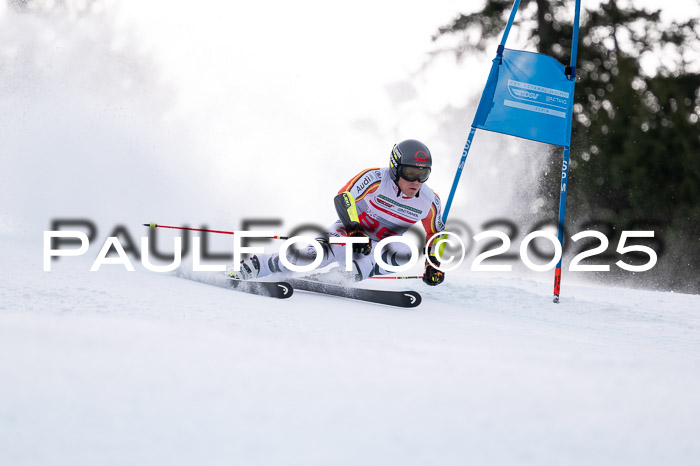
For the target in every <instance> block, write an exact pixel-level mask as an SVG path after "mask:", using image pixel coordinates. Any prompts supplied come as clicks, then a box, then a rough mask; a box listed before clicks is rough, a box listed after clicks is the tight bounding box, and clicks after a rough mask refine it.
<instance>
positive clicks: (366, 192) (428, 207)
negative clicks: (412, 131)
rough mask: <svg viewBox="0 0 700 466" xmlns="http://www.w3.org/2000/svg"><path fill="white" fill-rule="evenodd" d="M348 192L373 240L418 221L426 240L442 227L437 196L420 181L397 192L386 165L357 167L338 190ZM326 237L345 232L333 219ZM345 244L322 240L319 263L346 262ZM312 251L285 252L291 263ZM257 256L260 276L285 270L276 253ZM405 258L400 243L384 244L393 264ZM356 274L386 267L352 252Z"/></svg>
mask: <svg viewBox="0 0 700 466" xmlns="http://www.w3.org/2000/svg"><path fill="white" fill-rule="evenodd" d="M345 191H348V192H349V193H350V194H352V196H353V197H354V199H355V205H356V207H357V214H358V218H359V220H360V224H361V225H362V228H363V230H364V231H365V233H367V235H369V237H370V239H371V240H372V242H373V243H374V244H376V243H377V242H379V241H381V240H382V239H384V238H387V237H389V236H398V235H402V234H404V233H405V232H406V231H407V230H408V229H409V228H410V227H411V226H412V225H414V224H416V223H418V222H419V221H420V222H422V224H423V228H424V229H425V234H426V239H430V238H431V237H432V236H434V235H435V234H436V233H440V232H442V231H444V230H445V225H444V224H443V222H442V215H441V208H440V198H439V197H438V195H437V194H435V192H434V191H433V190H432V189H430V188H429V187H428V186H427V185H425V184H424V185H423V186H421V189H420V191H419V192H418V194H417V195H416V196H414V197H411V198H409V197H406V196H404V195H402V194H400V193H399V188H398V186H396V183H394V181H393V180H392V179H391V177H390V174H389V168H369V169H367V170H363V171H361V172H360V173H359V174H357V175H356V176H354V177H353V178H352V179H350V181H349V182H348V183H346V184H345V185H344V186H343V187H342V188H341V189H340V191H338V194H340V193H342V192H345ZM326 234H327V236H336V237H339V236H347V233H346V231H345V227H344V226H343V224H342V223H341V222H340V220H338V221H336V222H335V223H333V225H331V226H330V227H329V228H328V229H327V232H326ZM345 248H346V246H345V245H339V244H328V243H325V242H324V243H323V252H324V257H323V261H322V262H321V263H320V265H319V266H318V268H322V267H325V266H327V265H329V264H331V263H333V262H338V263H339V264H340V265H341V266H342V267H345V257H346V255H345ZM315 256H316V251H315V250H314V249H313V248H312V247H309V248H308V249H306V250H303V251H302V253H301V254H299V255H298V256H297V257H289V259H290V261H291V262H292V263H297V262H299V261H300V259H301V261H302V262H304V263H306V262H309V260H310V259H313V258H315ZM258 257H259V259H260V273H259V275H258V276H259V277H262V276H265V275H269V274H270V273H275V272H286V271H287V269H286V267H284V265H283V264H282V263H281V262H280V261H279V256H278V254H272V255H263V254H259V255H258ZM409 258H410V249H409V248H408V246H406V245H405V244H402V243H391V244H389V245H387V247H385V248H384V249H383V253H382V259H383V260H384V261H385V262H386V263H388V264H392V265H402V264H405V263H406V262H407V261H408V259H409ZM352 260H353V266H354V271H355V275H356V277H355V278H356V279H360V280H361V279H364V278H368V277H371V276H373V275H385V274H388V273H390V272H388V271H386V270H384V269H383V268H381V267H379V266H378V265H377V264H376V263H375V260H374V254H369V255H367V256H365V255H362V254H353V255H352Z"/></svg>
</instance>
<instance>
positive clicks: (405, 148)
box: [389, 139, 433, 183]
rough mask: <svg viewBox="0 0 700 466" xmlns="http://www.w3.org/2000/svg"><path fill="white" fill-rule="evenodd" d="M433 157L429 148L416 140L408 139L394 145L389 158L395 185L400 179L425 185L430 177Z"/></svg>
mask: <svg viewBox="0 0 700 466" xmlns="http://www.w3.org/2000/svg"><path fill="white" fill-rule="evenodd" d="M432 165H433V157H432V156H431V155H430V150H429V149H428V147H427V146H426V145H425V144H423V143H422V142H420V141H416V140H415V139H407V140H405V141H401V142H400V143H398V144H395V145H394V148H393V149H392V150H391V156H390V157H389V173H390V175H391V179H392V180H393V181H394V183H398V181H399V178H400V177H401V178H403V179H405V180H407V181H420V182H421V183H425V182H426V181H427V180H428V177H429V176H430V168H431V167H432Z"/></svg>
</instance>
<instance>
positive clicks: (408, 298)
mask: <svg viewBox="0 0 700 466" xmlns="http://www.w3.org/2000/svg"><path fill="white" fill-rule="evenodd" d="M289 284H290V285H292V286H293V287H294V288H295V289H297V290H302V291H309V292H312V293H322V294H327V295H332V296H339V297H341V298H348V299H356V300H358V301H367V302H370V303H376V304H385V305H387V306H397V307H416V306H418V305H419V304H420V303H421V295H420V294H419V293H417V292H415V291H394V290H391V291H389V290H367V289H363V288H353V287H348V286H343V285H336V284H333V283H324V282H320V281H318V280H307V279H303V278H295V279H291V280H289Z"/></svg>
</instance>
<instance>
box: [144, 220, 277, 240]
mask: <svg viewBox="0 0 700 466" xmlns="http://www.w3.org/2000/svg"><path fill="white" fill-rule="evenodd" d="M143 226H145V227H151V228H172V229H174V230H188V231H205V232H207V233H221V234H224V235H232V234H233V233H234V232H233V231H224V230H204V229H201V228H187V227H173V226H170V225H156V224H155V223H144V224H143ZM260 238H271V239H289V238H290V237H289V236H261V237H260Z"/></svg>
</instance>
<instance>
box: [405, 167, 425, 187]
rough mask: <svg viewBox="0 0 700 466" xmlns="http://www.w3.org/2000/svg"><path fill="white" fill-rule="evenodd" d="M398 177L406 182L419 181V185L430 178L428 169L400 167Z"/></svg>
mask: <svg viewBox="0 0 700 466" xmlns="http://www.w3.org/2000/svg"><path fill="white" fill-rule="evenodd" d="M399 176H400V177H401V178H403V179H404V180H406V181H420V182H421V183H425V182H426V181H428V177H429V176H430V168H426V167H412V166H410V165H401V166H400V167H399Z"/></svg>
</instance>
